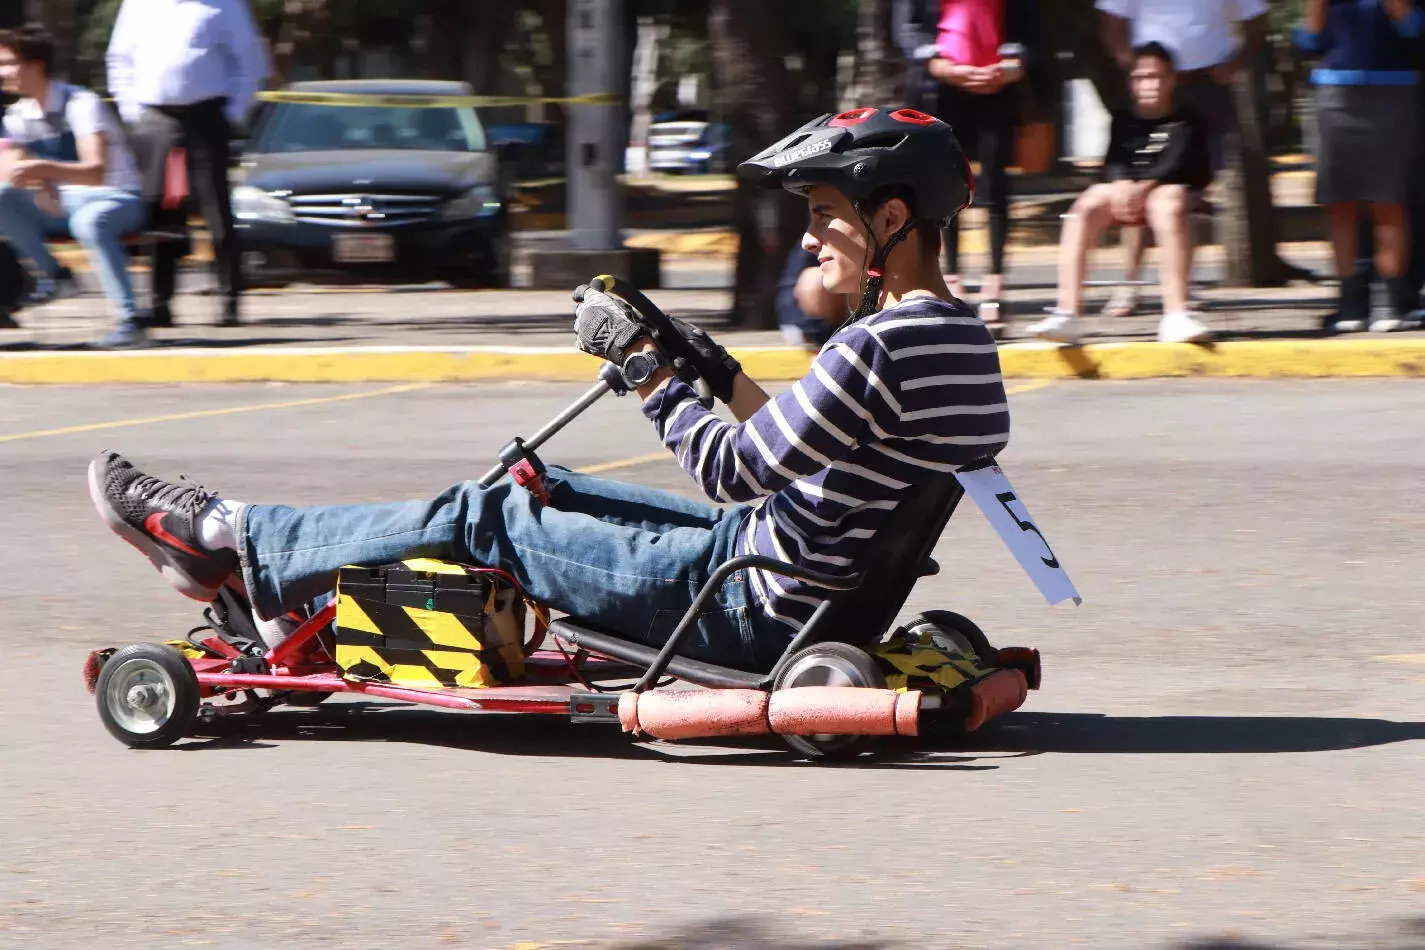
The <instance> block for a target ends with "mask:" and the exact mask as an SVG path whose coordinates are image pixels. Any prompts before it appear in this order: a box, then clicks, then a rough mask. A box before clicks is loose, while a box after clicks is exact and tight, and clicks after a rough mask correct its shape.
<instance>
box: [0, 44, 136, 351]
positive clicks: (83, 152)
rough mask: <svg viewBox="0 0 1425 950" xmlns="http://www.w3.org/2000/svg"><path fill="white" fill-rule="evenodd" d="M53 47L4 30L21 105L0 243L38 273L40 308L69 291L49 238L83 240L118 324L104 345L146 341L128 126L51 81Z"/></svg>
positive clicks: (0, 207) (6, 59) (0, 64)
mask: <svg viewBox="0 0 1425 950" xmlns="http://www.w3.org/2000/svg"><path fill="white" fill-rule="evenodd" d="M53 62H54V41H53V40H52V39H51V38H50V36H49V35H48V34H47V33H45V32H44V31H43V30H41V29H38V28H25V29H20V30H13V31H5V32H4V33H0V78H3V81H4V86H5V91H6V92H7V93H10V94H12V95H15V96H18V97H19V99H18V101H16V102H15V103H14V104H13V105H12V106H10V108H9V109H7V110H5V138H6V140H7V141H6V143H5V145H4V148H3V149H0V166H3V174H4V178H3V183H0V238H4V239H5V240H7V241H9V242H10V244H11V246H13V247H14V249H15V254H16V255H17V256H18V257H19V258H20V259H22V260H23V261H25V262H26V263H27V264H28V266H29V267H30V268H31V270H32V271H33V272H34V290H33V292H32V293H31V301H32V302H43V301H45V300H50V299H54V298H55V297H57V296H59V295H61V294H62V293H64V292H66V290H67V289H68V288H66V287H65V286H64V285H66V284H67V283H68V281H67V280H66V279H64V278H63V277H62V272H61V268H60V265H59V262H58V261H56V260H55V259H54V255H53V254H51V253H50V252H49V249H48V248H46V247H45V238H47V237H67V236H72V237H74V238H75V239H76V240H77V241H79V243H80V244H81V245H82V246H83V247H84V249H85V250H86V251H87V252H88V253H89V256H90V258H91V259H93V261H94V265H95V270H96V271H97V272H98V275H99V282H100V283H101V284H102V285H103V287H104V293H105V295H106V296H108V298H109V300H110V301H111V302H112V303H113V305H114V307H115V309H116V310H117V311H118V314H117V315H118V322H117V324H116V326H115V327H114V329H113V331H112V332H111V333H110V334H109V335H108V336H106V337H105V338H104V339H103V340H102V341H101V343H100V345H101V346H127V345H133V344H136V343H139V342H142V339H143V326H142V323H141V321H140V316H139V313H138V309H137V307H136V306H135V303H134V290H133V285H132V284H131V283H130V282H129V271H128V254H127V252H126V251H125V249H124V244H123V237H124V235H125V234H128V233H131V232H133V231H137V230H139V229H140V228H142V227H143V226H144V222H145V209H144V203H143V199H142V198H141V197H140V195H139V192H140V187H141V181H140V179H139V173H138V169H137V167H136V166H135V164H134V160H133V156H132V155H130V153H129V150H128V147H127V146H126V145H125V142H124V131H123V126H122V125H121V124H120V123H119V121H118V119H117V118H116V117H115V116H114V115H113V114H112V113H111V112H110V111H109V110H108V108H107V107H106V106H105V105H104V103H103V102H101V101H100V99H99V97H98V96H96V95H95V94H94V93H93V92H91V91H90V90H88V89H84V88H82V87H80V86H74V85H71V84H69V83H66V82H60V81H59V80H56V79H51V78H50V66H51V64H52V63H53Z"/></svg>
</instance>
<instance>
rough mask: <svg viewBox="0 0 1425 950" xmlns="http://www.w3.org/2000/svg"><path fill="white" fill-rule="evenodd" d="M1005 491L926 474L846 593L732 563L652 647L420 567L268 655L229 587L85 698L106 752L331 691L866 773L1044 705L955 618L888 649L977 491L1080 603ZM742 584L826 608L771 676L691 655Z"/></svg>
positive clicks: (1013, 656) (1012, 655)
mask: <svg viewBox="0 0 1425 950" xmlns="http://www.w3.org/2000/svg"><path fill="white" fill-rule="evenodd" d="M592 286H595V287H597V288H599V289H607V290H609V291H610V292H612V293H614V294H616V295H617V296H619V297H621V298H623V299H624V300H626V301H627V302H629V303H630V304H631V305H632V306H633V307H634V309H635V310H636V311H637V313H638V314H639V315H640V317H641V319H642V320H643V321H644V323H645V325H647V326H648V327H649V328H650V330H651V332H652V334H653V336H654V338H655V339H656V341H657V342H658V344H659V346H660V347H661V348H663V349H664V351H665V352H666V353H668V355H669V356H670V357H671V358H672V363H673V366H674V369H675V372H677V373H678V374H679V375H680V376H681V377H682V378H684V379H687V380H688V381H689V382H691V383H694V384H695V385H698V386H700V387H701V388H699V392H700V394H702V396H703V398H704V399H705V400H706V399H709V398H710V397H708V396H707V391H706V388H705V384H702V383H701V381H700V380H699V379H698V378H697V376H696V373H695V371H693V370H692V369H691V366H692V362H691V361H690V359H689V351H688V350H687V349H686V347H687V344H686V343H685V342H683V341H682V337H681V336H680V335H679V333H678V330H677V329H676V327H675V326H674V325H673V324H672V323H671V321H669V320H668V318H667V317H666V316H665V315H664V314H663V313H662V312H661V311H660V310H659V309H658V308H657V307H656V306H654V305H653V303H652V302H651V301H649V300H648V299H647V298H646V297H645V296H644V295H643V294H641V293H639V292H638V291H637V290H635V289H633V288H631V287H629V286H627V285H626V284H624V283H623V282H622V281H620V280H617V279H615V278H612V277H600V278H596V279H595V282H594V283H593V284H592ZM628 391H629V389H628V386H627V384H626V383H625V381H624V379H623V376H622V373H620V372H619V370H618V369H617V368H615V367H614V366H613V365H612V364H605V365H604V367H603V368H602V370H601V371H600V373H599V377H598V381H597V383H596V385H594V387H593V388H592V389H590V390H588V391H587V392H586V393H585V394H584V395H583V396H581V397H580V398H579V399H578V400H577V401H576V402H574V403H573V404H572V405H571V406H569V407H568V408H567V409H565V410H564V411H563V412H561V413H560V414H559V415H558V416H556V417H555V418H554V419H553V420H552V421H550V422H549V423H548V424H546V425H545V426H544V427H543V428H542V429H540V430H538V431H537V432H536V433H535V434H534V435H533V436H532V437H530V438H529V439H528V440H524V439H521V438H516V439H514V440H513V441H511V442H510V443H508V444H507V445H506V446H505V447H504V448H503V449H502V450H501V451H500V453H499V460H500V461H499V464H497V465H496V466H495V467H494V468H492V469H491V470H490V471H489V472H487V473H486V475H485V476H484V478H482V479H481V484H482V485H485V486H491V485H494V484H496V483H497V482H498V481H499V480H500V479H502V478H504V477H506V476H508V477H511V478H512V479H513V480H514V481H515V482H516V483H518V484H520V485H522V486H524V487H525V488H526V489H527V490H530V491H533V492H535V493H537V494H542V493H543V491H544V486H543V476H544V474H545V473H546V470H545V469H544V466H543V463H542V462H541V461H540V459H539V457H538V455H536V454H535V453H536V450H537V449H538V448H539V447H540V446H542V445H543V444H544V443H545V442H546V441H547V440H548V439H550V438H551V437H552V436H553V435H555V434H556V433H557V432H558V431H560V430H561V429H562V428H564V427H565V426H566V425H568V424H569V423H570V422H571V421H573V420H574V419H575V418H577V417H578V416H579V415H580V413H582V412H583V411H584V410H586V409H587V408H588V407H589V406H591V405H593V404H594V403H595V402H596V401H598V400H599V399H600V398H602V397H603V396H605V395H607V394H608V393H615V394H616V395H619V396H622V395H625V394H627V392H628ZM1007 486H1008V482H1007V481H1006V480H1005V478H1004V475H1003V472H1002V470H1001V469H1000V468H999V466H998V465H997V464H996V462H995V460H994V459H988V458H987V459H985V460H983V461H982V462H980V463H976V464H975V465H972V466H968V467H966V468H965V469H962V470H961V471H960V472H959V473H956V474H952V473H945V474H938V475H935V476H934V477H932V478H930V479H928V480H927V481H925V482H924V483H923V484H921V485H920V486H919V487H918V488H916V489H915V490H913V491H912V492H910V493H908V494H907V495H906V497H905V498H904V499H903V500H902V501H901V502H900V503H899V504H898V505H897V507H896V508H895V509H894V510H893V511H892V513H891V514H890V516H889V517H888V519H887V520H886V522H885V523H884V524H883V526H882V527H881V528H880V529H879V531H878V532H877V534H876V535H875V536H874V537H873V538H871V539H869V541H868V544H867V547H866V548H865V550H864V551H863V553H862V555H861V557H860V560H859V563H857V564H856V565H854V568H855V569H854V570H853V571H852V572H851V573H849V574H843V575H828V574H824V573H820V572H817V571H812V570H809V569H807V568H806V567H804V566H802V565H799V564H794V563H789V562H785V561H779V560H776V559H773V558H768V557H761V556H740V557H734V558H732V559H730V560H728V561H727V562H725V563H724V564H722V565H721V566H720V567H719V568H718V569H717V570H716V571H715V572H714V574H713V576H712V577H711V578H710V579H709V581H708V582H707V584H706V585H705V586H704V587H703V588H702V590H701V591H700V592H699V593H698V595H697V597H696V598H695V600H694V602H693V603H692V605H691V606H690V607H689V609H688V610H687V612H686V613H685V614H684V616H683V617H682V618H681V620H680V621H679V623H678V624H677V626H676V627H675V629H674V630H673V632H672V634H671V635H670V636H669V638H668V640H667V641H666V642H665V643H664V644H663V645H662V647H661V648H660V649H654V648H653V647H651V646H648V645H646V644H644V643H641V642H637V641H635V640H633V639H630V638H629V637H627V636H626V635H624V634H622V633H620V631H617V630H608V629H600V628H597V627H595V626H593V625H591V624H589V623H586V622H583V621H581V620H580V619H579V618H578V617H577V616H567V617H561V618H559V619H553V620H551V618H550V615H549V612H548V611H547V610H546V609H545V608H544V606H543V605H540V604H537V603H534V602H532V601H530V600H529V599H528V598H526V597H525V596H524V593H523V591H521V590H520V589H519V588H518V585H517V584H516V583H515V581H514V579H513V578H512V577H510V576H509V575H508V574H505V573H504V572H501V571H496V570H492V569H489V568H484V567H481V566H478V565H460V564H451V563H447V562H440V561H430V560H413V561H406V562H402V563H400V564H391V565H377V566H352V567H349V568H344V569H343V570H342V571H341V572H340V575H339V577H338V582H337V590H336V591H335V596H334V597H333V598H332V599H331V600H330V601H329V602H326V603H324V604H320V605H315V604H314V605H312V606H310V607H309V608H307V609H305V610H304V611H303V612H301V613H297V614H292V615H289V617H288V618H286V619H287V621H288V623H289V626H290V625H291V624H295V628H294V629H291V630H290V633H289V634H288V635H287V636H286V637H285V639H280V640H279V641H277V642H276V643H275V645H269V644H268V643H267V642H265V641H264V639H263V635H262V633H261V632H260V631H259V629H258V625H257V624H256V623H255V621H254V615H253V613H252V609H251V605H250V603H249V602H248V599H247V596H246V593H245V592H244V590H243V589H242V586H241V582H240V580H237V579H234V580H233V581H231V582H230V583H229V585H228V586H225V587H224V588H222V589H221V590H220V591H219V594H218V597H217V599H216V600H214V601H213V603H212V604H211V605H210V606H209V607H208V608H206V609H205V611H204V614H205V618H206V621H207V622H206V623H205V624H204V625H203V626H200V627H197V628H195V630H193V631H190V632H189V635H188V636H187V637H186V638H185V639H182V640H169V641H163V642H160V643H137V644H131V645H128V646H123V647H120V648H108V649H103V650H96V651H94V652H92V653H91V654H90V655H89V656H88V658H87V660H86V662H85V667H84V677H85V683H86V685H87V687H88V689H89V690H90V692H92V693H93V694H94V695H95V697H96V701H97V704H98V709H99V716H100V718H101V720H102V721H103V723H104V725H105V726H106V727H107V728H108V730H109V732H110V733H112V734H113V735H114V736H115V737H116V738H117V739H118V740H119V741H120V742H123V743H125V744H126V745H129V746H131V747H135V748H159V747H164V746H168V745H171V744H172V743H174V742H176V741H178V740H179V739H182V738H184V737H185V736H189V735H192V734H194V732H195V731H196V730H198V729H201V728H203V727H204V726H205V725H207V724H209V723H210V722H211V721H212V720H214V719H217V718H220V717H224V716H230V715H242V716H252V715H260V714H261V713H263V712H265V711H267V710H270V709H273V708H276V707H279V706H284V705H285V706H311V705H315V704H316V703H319V702H321V701H322V700H324V699H326V698H327V697H329V696H331V695H334V694H337V693H357V694H362V695H366V696H372V697H380V698H383V699H390V700H399V701H404V702H409V703H418V704H424V705H430V706H437V707H443V708H447V709H455V710H467V711H484V712H499V713H537V714H543V715H556V716H567V717H569V719H570V720H572V721H573V722H576V723H608V724H617V725H619V726H620V727H621V728H622V729H623V731H624V732H626V733H630V734H632V735H633V736H635V737H637V738H639V739H646V738H654V739H661V740H679V739H693V738H706V737H719V736H723V737H725V736H751V735H766V734H776V735H778V736H779V737H781V739H782V740H783V741H785V742H786V744H787V745H789V746H790V747H791V748H792V749H793V750H794V751H796V752H797V753H800V754H801V755H803V756H805V757H808V758H817V759H819V758H845V757H849V756H854V755H857V754H859V753H861V752H863V751H865V750H866V749H867V748H868V747H869V745H870V744H871V743H872V742H873V741H874V739H875V737H878V736H903V737H914V736H918V735H923V734H926V733H928V732H932V731H934V732H948V733H950V734H952V735H953V734H957V733H959V734H963V733H966V732H970V731H973V730H976V729H978V728H980V727H981V726H983V725H984V724H985V723H987V722H989V721H990V720H992V719H994V718H996V717H998V716H1001V715H1004V714H1005V713H1008V712H1011V711H1013V710H1015V709H1017V708H1019V707H1020V706H1021V705H1022V704H1023V703H1024V702H1025V700H1026V698H1027V696H1028V691H1029V690H1036V689H1038V688H1039V686H1040V659H1039V653H1038V651H1037V650H1034V649H1028V648H1022V647H1011V648H996V647H994V646H992V645H991V643H990V641H989V639H988V638H987V637H986V636H985V634H984V633H983V632H982V631H981V630H980V628H979V627H977V626H976V625H975V624H974V623H972V622H971V621H970V620H968V619H967V618H965V617H963V616H961V615H959V614H956V613H952V612H949V611H930V612H927V613H922V614H919V615H918V616H916V617H913V618H912V619H910V620H909V621H908V622H906V623H903V624H901V625H899V626H896V627H895V628H894V629H892V623H893V621H894V620H895V618H896V616H897V614H898V613H899V612H900V610H901V608H902V607H903V606H904V604H905V602H906V599H907V598H908V597H909V595H910V592H911V590H912V588H913V587H914V586H915V584H916V583H917V581H919V580H920V579H921V578H923V577H927V576H930V575H934V574H936V573H938V572H939V566H938V565H937V564H936V562H935V561H934V559H933V558H932V557H931V552H932V550H933V549H934V547H935V544H936V542H937V541H938V539H939V538H940V535H941V533H942V532H943V531H944V529H945V527H946V525H947V524H948V523H949V520H950V518H951V516H952V515H953V514H954V512H955V510H956V508H957V506H958V505H959V503H960V501H961V500H962V498H963V497H964V496H965V494H966V493H967V489H968V490H969V491H970V493H971V494H972V497H973V498H974V500H975V501H976V503H977V504H979V505H980V507H981V509H982V510H983V511H985V513H986V514H987V516H989V517H990V519H991V522H992V523H993V524H994V526H995V528H996V530H997V531H999V532H1000V534H1001V536H1002V537H1003V538H1004V539H1005V540H1006V542H1007V543H1009V545H1010V547H1011V550H1012V551H1013V552H1014V554H1015V556H1016V557H1017V558H1018V559H1019V561H1020V563H1021V565H1023V566H1024V567H1025V569H1026V570H1027V571H1029V572H1030V574H1031V577H1032V578H1033V579H1034V580H1035V582H1036V584H1038V585H1039V586H1040V589H1041V591H1042V592H1044V593H1045V595H1046V597H1048V598H1049V600H1050V602H1051V603H1055V602H1057V600H1058V599H1064V598H1066V597H1070V596H1072V597H1073V599H1074V601H1075V603H1077V602H1078V601H1079V598H1078V595H1077V593H1076V592H1074V591H1073V589H1072V585H1070V584H1069V583H1068V581H1067V577H1066V576H1064V575H1063V573H1062V568H1061V567H1060V565H1059V564H1058V561H1057V558H1056V557H1055V556H1054V554H1053V552H1052V551H1051V550H1049V546H1048V543H1047V541H1045V540H1044V537H1043V534H1042V532H1041V531H1040V530H1039V528H1038V527H1037V526H1036V525H1035V524H1034V522H1033V521H1032V520H1030V519H1029V516H1028V513H1027V511H1020V512H1016V511H1015V510H1014V509H1013V508H1011V505H1012V504H1014V503H1018V502H1019V499H1018V498H1017V496H1016V495H1015V494H1014V493H1013V490H1012V489H1008V488H1007ZM1020 504H1021V506H1022V503H1020ZM1031 537H1032V538H1034V539H1035V540H1034V541H1033V542H1030V541H1029V540H1028V539H1029V538H1031ZM1021 539H1022V540H1023V543H1021ZM1030 544H1037V545H1040V547H1038V548H1034V549H1030V547H1028V545H1030ZM748 569H760V570H766V571H769V572H774V573H777V574H782V575H786V576H791V577H797V578H802V579H806V580H809V581H811V582H813V583H817V584H821V585H823V586H825V587H827V588H829V589H832V590H834V591H835V592H836V593H835V594H834V595H833V596H831V597H829V598H828V599H826V600H824V601H823V602H822V603H821V604H820V605H819V606H818V607H817V608H816V610H815V612H814V613H813V614H812V616H811V618H810V619H809V620H808V621H807V623H806V624H805V625H804V626H803V627H801V629H800V630H799V631H798V632H797V633H796V634H795V636H794V638H793V639H792V640H791V641H790V643H788V645H787V647H786V649H785V650H784V651H783V652H782V654H781V656H780V658H779V659H778V660H777V661H776V663H775V664H774V665H773V666H772V668H771V669H770V670H757V669H738V668H733V667H726V666H720V665H715V664H711V663H707V662H704V661H702V660H698V659H694V658H691V657H688V656H684V655H680V653H679V649H680V647H681V646H682V644H683V643H684V641H685V640H686V638H687V636H688V634H689V632H690V631H691V630H693V628H694V626H695V624H696V621H697V617H698V616H699V614H700V613H701V611H702V609H703V608H704V606H705V605H706V604H707V603H708V602H709V601H710V600H712V599H713V598H714V596H715V595H716V593H717V592H718V590H719V587H720V586H721V584H722V583H723V582H724V581H725V580H726V579H727V578H728V577H729V575H731V574H733V573H734V572H737V571H744V570H748ZM1036 572H1037V573H1036ZM1046 572H1048V574H1046ZM1046 578H1047V579H1046Z"/></svg>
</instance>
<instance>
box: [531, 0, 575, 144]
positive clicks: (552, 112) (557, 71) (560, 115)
mask: <svg viewBox="0 0 1425 950" xmlns="http://www.w3.org/2000/svg"><path fill="white" fill-rule="evenodd" d="M568 6H569V4H568V0H539V2H538V4H537V9H538V11H539V18H540V21H541V22H542V24H543V27H544V35H545V37H546V39H547V41H548V43H549V61H548V62H544V61H542V60H536V61H535V63H534V78H535V81H536V82H538V83H539V87H540V90H541V92H540V95H542V96H549V97H553V98H559V97H561V96H566V95H568V94H569V53H568V50H569V20H568V17H569V12H568ZM543 112H544V118H545V120H546V121H548V122H552V123H554V124H555V125H558V126H563V125H566V124H567V123H568V121H569V116H568V113H567V110H565V108H564V107H563V106H562V105H559V104H557V103H547V104H545V106H544V109H543Z"/></svg>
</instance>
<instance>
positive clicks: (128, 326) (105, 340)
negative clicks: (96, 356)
mask: <svg viewBox="0 0 1425 950" xmlns="http://www.w3.org/2000/svg"><path fill="white" fill-rule="evenodd" d="M148 344H149V339H148V331H147V330H145V329H144V328H143V326H142V325H141V324H139V323H132V322H130V323H121V324H119V325H118V326H116V327H114V329H112V330H110V331H109V332H108V333H106V334H105V335H104V336H103V337H102V338H101V339H99V340H98V341H97V342H95V344H94V347H95V349H100V350H131V349H135V348H137V347H141V346H148Z"/></svg>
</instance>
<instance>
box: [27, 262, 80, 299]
mask: <svg viewBox="0 0 1425 950" xmlns="http://www.w3.org/2000/svg"><path fill="white" fill-rule="evenodd" d="M77 296H79V284H78V283H77V282H76V281H75V280H74V274H73V273H71V272H70V270H69V268H67V267H61V268H60V269H59V270H58V271H57V272H56V273H55V274H54V275H53V276H51V275H49V274H36V275H35V279H34V284H33V286H31V287H30V292H29V293H28V294H26V295H25V303H26V305H27V306H31V307H38V306H40V305H42V304H47V303H54V302H55V301H57V300H64V299H66V298H68V297H77Z"/></svg>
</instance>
